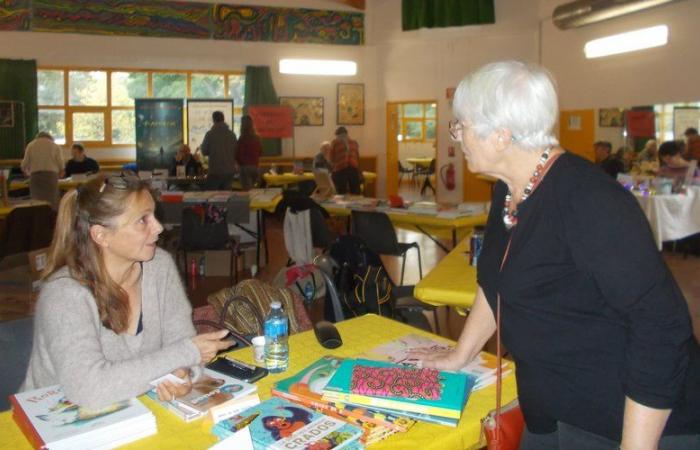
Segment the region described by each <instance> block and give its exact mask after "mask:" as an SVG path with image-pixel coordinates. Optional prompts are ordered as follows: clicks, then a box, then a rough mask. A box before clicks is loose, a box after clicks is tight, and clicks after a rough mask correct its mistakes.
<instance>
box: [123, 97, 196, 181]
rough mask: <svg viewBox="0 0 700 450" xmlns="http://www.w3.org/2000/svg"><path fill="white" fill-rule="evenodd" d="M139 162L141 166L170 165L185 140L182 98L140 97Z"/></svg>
mask: <svg viewBox="0 0 700 450" xmlns="http://www.w3.org/2000/svg"><path fill="white" fill-rule="evenodd" d="M134 109H135V114H136V163H137V164H138V168H139V170H153V169H157V168H169V167H170V163H171V161H172V160H173V158H174V157H175V154H176V153H177V151H178V149H179V148H180V146H181V145H182V143H183V142H184V130H183V127H184V124H183V113H184V111H183V104H182V100H181V99H157V98H145V99H136V100H135V102H134Z"/></svg>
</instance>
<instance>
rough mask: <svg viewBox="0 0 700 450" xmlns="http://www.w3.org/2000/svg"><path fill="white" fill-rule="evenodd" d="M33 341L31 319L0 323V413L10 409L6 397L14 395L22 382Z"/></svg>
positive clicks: (32, 319)
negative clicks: (0, 379)
mask: <svg viewBox="0 0 700 450" xmlns="http://www.w3.org/2000/svg"><path fill="white" fill-rule="evenodd" d="M33 339H34V318H33V317H25V318H23V319H17V320H11V321H8V322H0V349H2V350H0V373H2V383H0V411H5V410H8V409H10V402H9V400H8V397H9V396H10V395H12V394H16V393H17V391H19V388H20V387H21V386H22V383H23V382H24V377H25V376H26V374H27V367H29V357H30V356H31V354H32V342H33Z"/></svg>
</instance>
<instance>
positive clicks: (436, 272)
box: [413, 239, 478, 309]
mask: <svg viewBox="0 0 700 450" xmlns="http://www.w3.org/2000/svg"><path fill="white" fill-rule="evenodd" d="M468 250H469V239H464V240H463V241H461V242H460V243H459V244H458V245H457V246H456V247H455V248H454V249H452V251H451V252H450V253H448V254H447V256H445V257H444V258H443V259H442V260H441V261H440V262H439V263H437V265H436V266H435V267H434V268H433V270H431V271H430V272H428V274H427V275H426V276H424V277H423V279H421V280H420V281H419V282H418V284H416V287H415V288H414V290H413V296H414V297H416V298H417V299H418V300H420V301H422V302H424V303H429V304H431V305H435V306H441V305H446V306H455V307H457V308H460V309H468V308H471V307H472V305H473V304H474V297H475V296H476V291H477V289H478V285H477V283H476V267H474V266H472V265H471V264H469V254H468V253H466V252H467V251H468Z"/></svg>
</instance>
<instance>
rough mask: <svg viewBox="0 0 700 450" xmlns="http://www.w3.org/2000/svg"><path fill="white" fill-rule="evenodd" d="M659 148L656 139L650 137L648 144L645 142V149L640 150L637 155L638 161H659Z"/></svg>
mask: <svg viewBox="0 0 700 450" xmlns="http://www.w3.org/2000/svg"><path fill="white" fill-rule="evenodd" d="M658 160H659V156H658V148H657V146H656V140H655V139H649V140H648V141H647V142H646V144H644V149H642V151H641V152H639V155H638V156H637V161H639V162H640V163H642V162H658Z"/></svg>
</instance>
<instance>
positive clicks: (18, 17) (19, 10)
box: [0, 0, 31, 31]
mask: <svg viewBox="0 0 700 450" xmlns="http://www.w3.org/2000/svg"><path fill="white" fill-rule="evenodd" d="M30 17H31V9H30V5H29V0H0V31H26V30H28V29H29V19H30Z"/></svg>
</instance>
